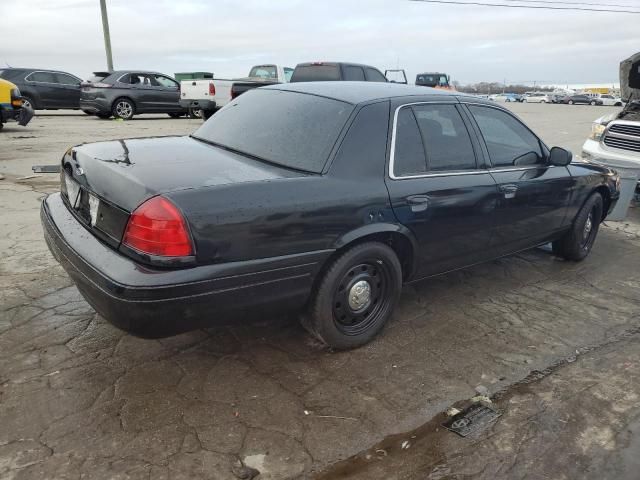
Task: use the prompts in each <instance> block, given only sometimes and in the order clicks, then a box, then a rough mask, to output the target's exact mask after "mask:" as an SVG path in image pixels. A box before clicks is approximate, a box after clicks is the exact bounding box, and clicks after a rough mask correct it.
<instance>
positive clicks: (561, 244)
mask: <svg viewBox="0 0 640 480" xmlns="http://www.w3.org/2000/svg"><path fill="white" fill-rule="evenodd" d="M603 209H604V201H603V200H602V195H600V194H599V193H598V192H595V193H593V194H592V195H591V196H590V197H589V198H588V199H587V201H586V202H585V204H584V205H583V206H582V208H581V209H580V211H579V212H578V215H576V218H575V220H574V221H573V225H572V226H571V229H570V230H569V231H568V232H567V233H565V235H564V236H563V237H562V238H561V239H560V240H556V241H555V242H553V253H555V254H556V255H558V256H559V257H562V258H565V259H566V260H573V261H574V262H579V261H581V260H584V259H585V258H586V257H587V255H589V252H591V247H593V244H594V242H595V241H596V236H597V235H598V230H599V229H600V222H601V221H602V212H603Z"/></svg>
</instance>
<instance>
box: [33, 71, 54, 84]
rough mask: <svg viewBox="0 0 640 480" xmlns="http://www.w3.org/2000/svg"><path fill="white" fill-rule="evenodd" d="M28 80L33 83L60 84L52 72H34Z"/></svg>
mask: <svg viewBox="0 0 640 480" xmlns="http://www.w3.org/2000/svg"><path fill="white" fill-rule="evenodd" d="M26 79H27V80H31V81H32V82H41V83H58V81H57V79H56V77H55V75H54V74H53V73H52V72H33V73H32V74H31V75H29V76H28V77H27V78H26Z"/></svg>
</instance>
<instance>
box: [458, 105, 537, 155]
mask: <svg viewBox="0 0 640 480" xmlns="http://www.w3.org/2000/svg"><path fill="white" fill-rule="evenodd" d="M469 110H470V111H471V113H472V114H473V117H474V118H475V120H476V122H477V123H478V127H479V128H480V132H481V133H482V137H483V138H484V141H485V143H486V145H487V149H488V150H489V156H490V157H491V163H492V164H493V166H494V167H513V166H526V165H530V164H533V165H535V164H538V163H543V157H542V152H541V149H540V141H539V140H538V137H536V136H535V135H534V134H533V133H531V131H530V130H529V129H528V128H527V127H525V126H524V124H522V123H521V122H520V121H518V120H517V119H516V118H514V117H513V116H511V115H509V114H508V113H506V112H503V111H501V110H498V109H496V108H490V107H479V106H475V105H471V106H469Z"/></svg>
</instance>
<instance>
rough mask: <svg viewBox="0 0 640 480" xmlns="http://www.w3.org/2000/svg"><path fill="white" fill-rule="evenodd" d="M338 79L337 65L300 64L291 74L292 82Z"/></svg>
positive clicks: (338, 70)
mask: <svg viewBox="0 0 640 480" xmlns="http://www.w3.org/2000/svg"><path fill="white" fill-rule="evenodd" d="M331 80H333V81H337V80H340V69H339V68H338V66H337V65H301V66H298V67H296V69H295V70H294V71H293V75H292V76H291V81H292V82H316V81H331Z"/></svg>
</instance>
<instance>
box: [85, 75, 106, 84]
mask: <svg viewBox="0 0 640 480" xmlns="http://www.w3.org/2000/svg"><path fill="white" fill-rule="evenodd" d="M109 75H110V74H109V73H94V74H93V75H92V76H91V77H89V80H87V81H88V82H91V83H98V82H101V81H102V80H104V79H105V78H107V77H108V76H109Z"/></svg>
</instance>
